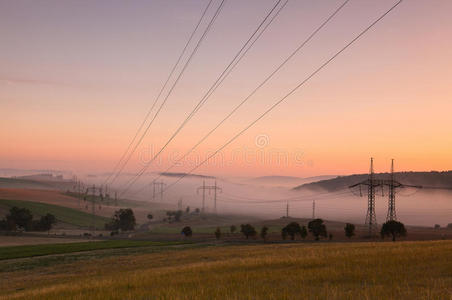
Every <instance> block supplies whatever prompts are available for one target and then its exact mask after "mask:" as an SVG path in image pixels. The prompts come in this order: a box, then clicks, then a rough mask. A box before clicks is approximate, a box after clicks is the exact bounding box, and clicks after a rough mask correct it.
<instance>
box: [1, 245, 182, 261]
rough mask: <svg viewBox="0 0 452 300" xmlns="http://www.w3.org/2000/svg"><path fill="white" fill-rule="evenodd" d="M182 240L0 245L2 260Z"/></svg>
mask: <svg viewBox="0 0 452 300" xmlns="http://www.w3.org/2000/svg"><path fill="white" fill-rule="evenodd" d="M177 244H181V243H180V242H150V241H131V240H117V241H114V240H113V241H112V240H110V241H95V242H80V243H63V244H44V245H24V246H12V247H0V260H4V259H13V258H24V257H34V256H42V255H52V254H65V253H73V252H81V251H93V250H103V249H113V248H115V249H117V248H134V247H147V246H167V245H177Z"/></svg>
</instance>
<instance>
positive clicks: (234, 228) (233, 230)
mask: <svg viewBox="0 0 452 300" xmlns="http://www.w3.org/2000/svg"><path fill="white" fill-rule="evenodd" d="M229 230H230V231H231V233H234V232H236V231H237V227H235V225H231V227H230V228H229Z"/></svg>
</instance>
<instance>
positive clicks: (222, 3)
mask: <svg viewBox="0 0 452 300" xmlns="http://www.w3.org/2000/svg"><path fill="white" fill-rule="evenodd" d="M225 1H226V0H222V1H221V3H220V5H219V6H218V8H217V10H216V11H215V14H214V15H213V16H212V18H211V20H210V22H209V24H208V25H207V27H206V29H205V30H204V32H203V34H202V36H201V37H200V38H199V40H198V42H197V44H196V46H195V48H194V49H193V50H192V52H191V54H190V56H189V57H188V59H187V61H186V62H185V64H184V66H183V67H182V69H181V71H180V73H179V75H178V76H177V78H176V80H175V81H174V83H173V84H172V86H171V88H170V89H169V91H168V93H167V95H166V97H165V98H164V99H163V101H162V103H161V104H160V106H159V108H158V109H157V112H156V113H155V115H154V117H153V118H152V119H151V121H150V122H149V124H148V126H147V127H146V128H145V130H144V132H143V134H142V135H141V136H140V138H139V140H138V142H137V143H136V144H135V146H134V147H133V149H132V151H131V152H130V153H129V155H128V157H127V159H126V161H125V162H124V163H123V165H122V167H121V168H120V170H119V171H118V172H117V173H116V175H115V177H114V178H113V180H112V182H114V181H115V180H116V179H117V178H118V176H119V175H120V174H121V172H122V170H123V169H124V167H125V166H126V165H127V163H128V162H129V160H130V158H131V157H132V155H133V153H134V152H135V151H136V149H137V147H138V146H139V145H140V143H141V142H142V141H143V138H144V137H145V136H146V134H147V132H148V131H149V128H150V127H151V125H152V124H153V123H154V120H155V119H156V118H157V116H158V115H159V113H160V111H161V110H162V108H163V106H164V105H165V103H166V101H167V100H168V98H169V96H170V95H171V94H172V92H173V90H174V88H175V87H176V85H177V83H178V82H179V80H180V79H181V77H182V75H183V74H184V72H185V70H186V69H187V67H188V65H189V64H190V61H191V60H192V58H193V56H194V55H195V54H196V52H197V51H198V48H199V46H200V45H201V43H202V41H203V40H204V39H205V37H206V35H207V33H208V32H209V31H210V29H211V27H212V25H213V23H214V22H215V20H216V19H217V17H218V15H219V14H220V12H221V10H222V8H223V6H224V3H225Z"/></svg>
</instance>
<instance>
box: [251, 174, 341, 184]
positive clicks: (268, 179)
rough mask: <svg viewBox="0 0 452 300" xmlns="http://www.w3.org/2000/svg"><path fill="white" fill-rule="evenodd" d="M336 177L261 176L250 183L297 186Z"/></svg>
mask: <svg viewBox="0 0 452 300" xmlns="http://www.w3.org/2000/svg"><path fill="white" fill-rule="evenodd" d="M334 177H336V175H322V176H313V177H295V176H278V175H272V176H261V177H255V178H252V179H250V180H248V182H252V183H257V184H266V185H267V184H271V185H286V186H287V185H291V186H293V185H296V184H305V183H310V182H315V181H320V180H326V179H331V178H334Z"/></svg>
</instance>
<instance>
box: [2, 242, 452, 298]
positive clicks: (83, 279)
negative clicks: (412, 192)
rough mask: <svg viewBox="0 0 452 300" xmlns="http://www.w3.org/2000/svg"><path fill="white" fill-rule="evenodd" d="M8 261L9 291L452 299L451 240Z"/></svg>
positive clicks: (192, 247) (191, 248)
mask: <svg viewBox="0 0 452 300" xmlns="http://www.w3.org/2000/svg"><path fill="white" fill-rule="evenodd" d="M159 247H160V248H159ZM114 251H117V252H114ZM118 251H119V252H118ZM66 257H68V258H71V259H67V260H65V258H66ZM0 270H2V271H0V295H1V296H0V298H2V299H326V298H328V299H452V288H451V287H452V242H451V241H428V242H426V241H424V242H396V243H393V242H360V243H331V242H321V243H312V242H297V243H286V244H264V243H259V244H253V245H249V244H246V245H229V246H228V245H225V244H218V245H215V244H204V245H196V244H186V245H185V244H182V245H166V246H162V245H160V246H144V247H141V248H130V249H119V250H117V249H107V250H97V251H91V252H80V253H73V254H64V255H48V256H40V257H33V258H21V259H13V260H3V261H0ZM118 275H120V276H118Z"/></svg>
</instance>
